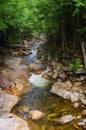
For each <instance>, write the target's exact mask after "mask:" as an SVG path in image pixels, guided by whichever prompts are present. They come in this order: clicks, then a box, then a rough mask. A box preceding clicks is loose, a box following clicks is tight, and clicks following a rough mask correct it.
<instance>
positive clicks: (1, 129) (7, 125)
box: [0, 114, 29, 130]
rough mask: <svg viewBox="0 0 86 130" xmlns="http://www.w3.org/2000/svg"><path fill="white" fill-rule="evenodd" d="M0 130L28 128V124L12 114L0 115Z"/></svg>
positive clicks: (26, 129) (27, 129) (22, 129)
mask: <svg viewBox="0 0 86 130" xmlns="http://www.w3.org/2000/svg"><path fill="white" fill-rule="evenodd" d="M0 130H29V127H28V124H27V122H26V121H24V120H23V119H21V118H19V117H17V116H15V115H14V114H7V115H4V116H2V117H0Z"/></svg>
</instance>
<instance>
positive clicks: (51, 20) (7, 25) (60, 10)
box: [0, 0, 86, 48]
mask: <svg viewBox="0 0 86 130" xmlns="http://www.w3.org/2000/svg"><path fill="white" fill-rule="evenodd" d="M85 12H86V1H85V0H71V1H70V0H67V1H64V0H58V1H56V0H41V1H39V0H6V1H2V0H1V1H0V35H1V36H0V41H2V42H8V43H12V42H14V43H18V42H19V41H20V40H21V39H23V37H25V36H26V35H27V34H28V33H32V34H37V33H38V34H40V33H45V34H47V37H48V39H50V40H51V43H52V45H53V47H54V48H56V47H57V46H59V45H60V44H61V42H62V21H63V27H64V35H65V39H66V41H67V42H68V41H73V39H74V36H76V35H78V37H81V38H83V35H84V33H85V32H86V27H85V23H86V15H85ZM53 43H54V44H53Z"/></svg>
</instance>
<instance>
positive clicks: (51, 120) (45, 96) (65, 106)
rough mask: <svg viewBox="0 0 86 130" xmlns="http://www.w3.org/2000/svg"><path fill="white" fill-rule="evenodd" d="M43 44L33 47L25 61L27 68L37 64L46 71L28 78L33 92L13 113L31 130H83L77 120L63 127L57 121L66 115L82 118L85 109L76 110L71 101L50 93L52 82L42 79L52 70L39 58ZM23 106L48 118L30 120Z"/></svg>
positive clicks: (29, 93) (26, 96) (23, 99)
mask: <svg viewBox="0 0 86 130" xmlns="http://www.w3.org/2000/svg"><path fill="white" fill-rule="evenodd" d="M41 44H42V43H40V44H39V43H36V44H35V45H33V46H32V49H31V53H30V54H29V55H28V56H25V57H24V58H23V59H24V63H25V65H26V66H27V65H29V64H31V63H35V64H37V65H39V66H42V67H44V71H42V72H41V73H40V74H35V73H32V72H31V77H30V78H28V82H30V84H31V90H30V91H29V92H27V93H25V94H24V95H23V96H22V97H21V100H20V101H19V103H18V104H17V105H16V106H15V108H14V109H13V113H16V114H17V115H18V116H20V117H22V118H23V119H24V120H26V121H27V122H28V125H29V127H30V129H31V130H76V129H78V130H83V128H82V127H78V125H77V122H78V121H79V119H78V120H77V119H75V120H73V121H72V122H70V123H68V124H65V125H61V124H59V123H58V122H57V121H56V119H57V118H59V117H62V116H64V115H72V116H74V117H79V116H80V117H81V111H82V110H83V107H81V106H80V107H78V108H74V107H73V104H72V103H71V102H70V101H69V100H64V99H63V98H61V97H59V96H56V95H54V94H52V93H51V92H50V89H51V87H52V84H53V83H52V81H49V80H47V79H44V78H42V73H44V72H47V71H48V70H49V69H50V68H49V67H48V66H47V67H46V66H45V65H44V64H42V63H41V61H40V60H39V59H38V58H37V49H38V48H39V46H40V45H41ZM22 106H24V107H26V108H28V111H31V110H39V111H42V112H44V113H46V116H45V117H44V118H43V119H40V120H37V121H34V120H32V119H30V118H29V113H28V111H23V110H22V108H23V107H22Z"/></svg>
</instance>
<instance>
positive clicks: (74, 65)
mask: <svg viewBox="0 0 86 130" xmlns="http://www.w3.org/2000/svg"><path fill="white" fill-rule="evenodd" d="M70 67H71V68H73V69H75V70H77V69H81V68H83V65H82V62H81V61H80V60H76V61H74V62H73V63H71V64H70Z"/></svg>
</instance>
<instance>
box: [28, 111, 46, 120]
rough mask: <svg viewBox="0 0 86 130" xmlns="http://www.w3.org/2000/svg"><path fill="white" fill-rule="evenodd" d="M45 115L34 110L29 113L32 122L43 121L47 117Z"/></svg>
mask: <svg viewBox="0 0 86 130" xmlns="http://www.w3.org/2000/svg"><path fill="white" fill-rule="evenodd" d="M45 115H46V114H45V113H44V112H42V111H38V110H32V111H30V112H29V117H30V118H31V119H32V120H39V119H42V118H43V117H45Z"/></svg>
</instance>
